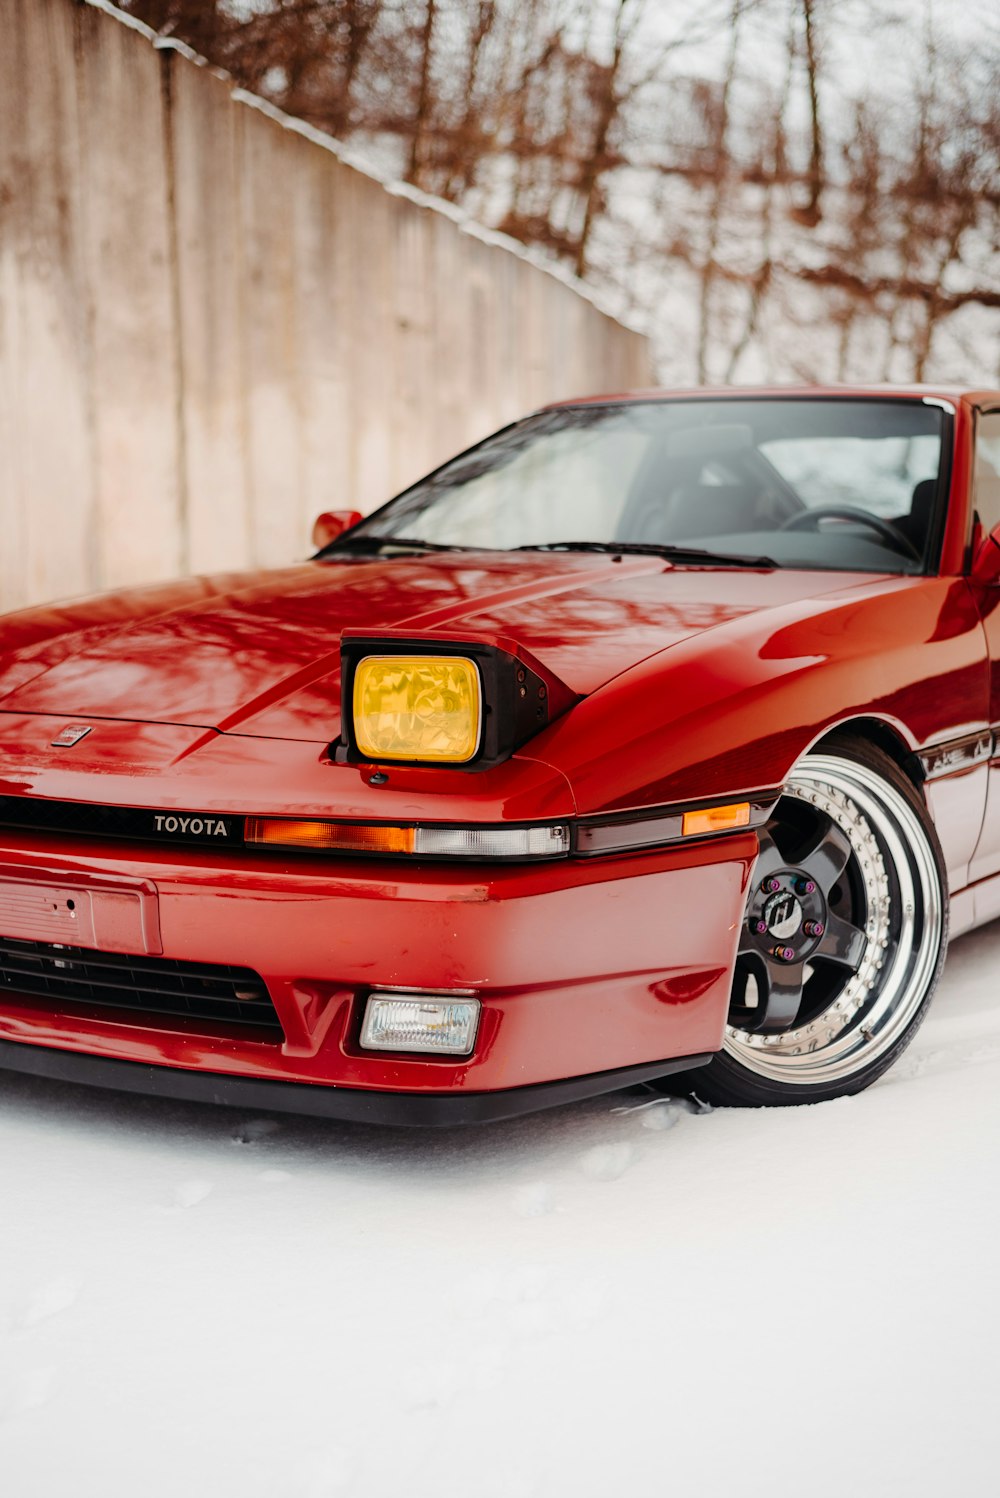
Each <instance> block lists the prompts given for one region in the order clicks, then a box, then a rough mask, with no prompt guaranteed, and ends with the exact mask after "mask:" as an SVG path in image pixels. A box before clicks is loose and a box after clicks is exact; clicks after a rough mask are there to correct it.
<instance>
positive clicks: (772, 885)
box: [764, 874, 781, 895]
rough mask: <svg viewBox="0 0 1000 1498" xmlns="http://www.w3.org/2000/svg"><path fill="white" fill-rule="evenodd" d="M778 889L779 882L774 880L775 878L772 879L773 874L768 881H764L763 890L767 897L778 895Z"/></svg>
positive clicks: (779, 886)
mask: <svg viewBox="0 0 1000 1498" xmlns="http://www.w3.org/2000/svg"><path fill="white" fill-rule="evenodd" d="M780 888H781V880H780V879H775V877H774V875H773V874H772V875H771V878H770V879H765V880H764V889H765V891H766V893H767V894H769V895H776V894H777V893H778V890H779V889H780Z"/></svg>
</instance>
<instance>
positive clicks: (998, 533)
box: [970, 527, 1000, 588]
mask: <svg viewBox="0 0 1000 1498" xmlns="http://www.w3.org/2000/svg"><path fill="white" fill-rule="evenodd" d="M970 577H971V580H972V581H973V582H974V583H978V584H979V586H980V587H981V588H996V587H1000V527H998V528H997V530H995V531H992V532H991V533H990V534H989V535H988V536H985V537H984V538H983V540H982V541H981V543H980V545H979V547H978V549H977V550H976V552H975V555H974V556H973V559H972V571H971V573H970Z"/></svg>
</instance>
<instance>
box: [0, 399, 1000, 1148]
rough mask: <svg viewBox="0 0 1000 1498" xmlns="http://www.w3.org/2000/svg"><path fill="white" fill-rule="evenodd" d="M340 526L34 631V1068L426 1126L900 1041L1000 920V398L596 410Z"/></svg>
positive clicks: (9, 666) (22, 934)
mask: <svg viewBox="0 0 1000 1498" xmlns="http://www.w3.org/2000/svg"><path fill="white" fill-rule="evenodd" d="M317 524H318V535H319V542H318V544H320V543H322V544H321V549H320V550H319V551H318V553H317V555H316V556H314V557H313V558H312V560H310V561H308V562H305V563H303V564H302V565H299V566H293V567H285V568H281V569H278V570H274V571H267V572H258V573H252V574H249V575H245V576H227V577H216V578H210V579H195V580H189V581H185V582H178V583H175V584H172V585H170V586H156V587H147V588H142V589H137V590H135V591H125V592H118V593H114V594H110V595H107V596H104V597H100V598H96V599H89V600H84V601H82V602H78V603H69V604H61V605H57V606H50V607H43V608H38V609H33V610H29V611H26V612H22V613H20V614H14V615H10V616H8V617H6V618H5V619H3V620H0V1065H3V1066H5V1067H8V1068H13V1069H16V1070H19V1071H22V1072H28V1073H32V1074H35V1075H40V1076H48V1077H58V1078H67V1079H72V1080H76V1081H82V1082H89V1083H93V1084H97V1085H102V1086H112V1087H120V1088H125V1089H129V1090H134V1091H140V1092H151V1093H160V1094H167V1095H171V1096H176V1097H183V1098H193V1099H207V1100H213V1101H217V1102H222V1103H234V1104H235V1103H239V1104H241V1105H244V1106H245V1105H248V1104H249V1105H251V1106H256V1107H267V1108H281V1109H289V1110H292V1111H296V1112H302V1113H319V1114H326V1115H328V1116H331V1117H335V1118H349V1119H367V1120H373V1121H382V1122H389V1123H449V1122H452V1121H455V1122H457V1121H463V1120H465V1121H474V1120H484V1119H492V1118H501V1117H504V1116H506V1115H512V1114H516V1113H520V1112H523V1111H528V1110H531V1109H534V1108H540V1107H544V1106H547V1105H548V1104H551V1103H557V1102H559V1101H561V1100H566V1099H573V1098H581V1097H586V1096H589V1095H593V1094H597V1093H602V1092H607V1091H611V1090H613V1089H615V1088H619V1087H623V1086H627V1085H630V1084H633V1083H636V1082H646V1083H654V1084H655V1083H658V1082H659V1081H660V1080H661V1079H663V1078H669V1077H670V1076H671V1075H672V1074H674V1073H677V1072H681V1071H687V1072H688V1074H689V1076H688V1078H687V1079H686V1080H687V1081H688V1082H690V1083H692V1084H693V1085H694V1087H695V1090H696V1092H697V1093H698V1094H699V1095H700V1096H701V1097H703V1098H705V1099H708V1100H710V1101H712V1102H716V1103H729V1104H751V1105H754V1104H770V1103H797V1102H811V1101H815V1100H819V1099H823V1098H832V1097H836V1096H838V1095H840V1094H842V1093H850V1092H856V1091H857V1090H859V1089H860V1088H862V1087H865V1086H866V1085H867V1084H868V1083H870V1082H871V1081H873V1080H874V1078H876V1077H878V1076H879V1075H880V1074H881V1073H882V1072H883V1071H884V1070H885V1069H886V1068H887V1067H888V1066H889V1065H891V1063H892V1062H893V1061H894V1059H895V1058H896V1057H897V1056H898V1055H899V1054H900V1052H901V1050H902V1049H903V1047H904V1046H905V1045H906V1044H907V1042H908V1041H909V1040H910V1038H911V1037H912V1035H913V1033H914V1031H915V1030H916V1028H917V1026H918V1025H919V1024H920V1021H921V1019H922V1018H923V1016H924V1013H925V1011H926V1008H927V1005H928V1002H929V1000H930V997H931V993H932V991H933V989H934V985H935V983H936V981H937V977H938V974H939V972H940V970H941V964H942V961H943V958H944V951H945V945H946V940H947V934H948V925H949V916H950V922H951V930H952V932H953V933H954V932H956V931H963V930H966V929H968V928H970V927H972V926H975V925H978V924H980V923H982V922H984V921H987V920H990V919H992V918H993V917H994V916H996V915H997V914H1000V756H998V751H997V740H996V737H995V728H996V725H997V724H998V723H1000V608H998V605H1000V392H997V391H985V392H984V391H958V390H950V389H939V390H933V391H931V390H927V389H913V390H906V391H900V390H886V389H871V390H850V391H848V390H843V389H829V390H821V389H816V390H808V391H795V392H789V391H780V390H760V391H738V392H732V391H729V392H716V393H711V392H698V393H687V394H667V395H665V394H649V395H639V396H631V397H627V398H607V399H600V400H589V401H582V402H576V403H572V404H566V405H560V406H556V407H553V408H550V409H547V410H544V411H541V412H539V413H536V414H535V415H533V416H530V417H528V418H527V419H526V420H524V421H521V422H518V423H516V424H515V425H513V426H510V427H508V428H506V429H505V430H504V431H502V432H499V433H498V434H497V435H496V436H494V437H492V438H490V439H489V440H488V441H486V442H483V443H481V444H480V445H479V446H478V447H475V448H473V449H472V450H471V451H469V452H466V453H464V454H462V455H461V456H460V457H458V458H456V459H454V460H453V461H452V462H450V463H447V464H445V465H444V467H442V468H440V469H438V470H437V471H436V472H435V473H432V474H431V475H430V477H429V478H427V479H425V480H423V481H422V482H421V483H419V484H416V485H414V486H413V487H412V488H411V489H408V490H407V491H406V492H405V493H404V494H402V495H400V496H399V497H398V498H397V499H395V500H393V501H391V503H389V504H387V505H386V506H385V507H384V508H382V509H381V510H379V511H377V512H376V513H375V514H373V515H371V516H369V517H368V518H367V519H366V520H361V519H360V517H359V516H357V515H355V514H353V513H348V512H340V513H338V514H333V515H327V516H323V517H321V519H320V521H319V522H318V523H317ZM675 1085H676V1084H675Z"/></svg>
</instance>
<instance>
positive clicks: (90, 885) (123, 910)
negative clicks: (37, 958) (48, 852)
mask: <svg viewBox="0 0 1000 1498" xmlns="http://www.w3.org/2000/svg"><path fill="white" fill-rule="evenodd" d="M0 936H6V937H8V938H10V939H12V940H14V941H44V942H51V943H52V944H53V945H57V946H65V947H90V948H92V949H93V950H94V951H96V952H125V953H131V954H133V955H135V956H137V957H138V956H141V955H142V954H143V953H145V954H147V955H148V956H150V957H157V956H159V955H160V954H161V953H162V951H163V947H162V944H161V942H160V918H159V901H158V898H157V890H156V885H155V884H152V883H151V882H150V881H149V880H148V879H126V878H121V879H119V878H116V877H114V876H105V875H94V876H93V877H91V876H90V875H84V874H64V873H61V872H58V871H56V870H46V869H39V870H37V872H32V873H31V874H25V873H24V872H23V871H18V872H17V873H14V872H13V871H12V870H9V869H6V868H4V867H3V866H0Z"/></svg>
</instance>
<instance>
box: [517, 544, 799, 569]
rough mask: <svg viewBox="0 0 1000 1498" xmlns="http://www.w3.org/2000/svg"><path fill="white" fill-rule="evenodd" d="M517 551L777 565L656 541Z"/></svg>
mask: <svg viewBox="0 0 1000 1498" xmlns="http://www.w3.org/2000/svg"><path fill="white" fill-rule="evenodd" d="M515 550H517V551H605V552H610V553H612V555H614V556H631V555H636V556H651V557H664V558H665V559H666V560H667V561H668V562H680V563H682V564H683V563H684V562H693V563H695V564H696V565H697V564H699V563H706V564H708V565H710V566H713V567H714V566H722V567H756V568H766V569H771V568H774V567H777V565H778V563H777V562H776V561H775V560H774V558H773V557H767V556H759V557H750V556H743V555H742V554H741V553H739V552H732V551H705V550H704V549H703V548H702V547H700V546H671V545H670V544H669V543H666V542H664V543H662V544H661V543H660V542H657V541H539V542H537V543H536V544H532V545H530V546H518V547H516V548H515Z"/></svg>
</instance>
